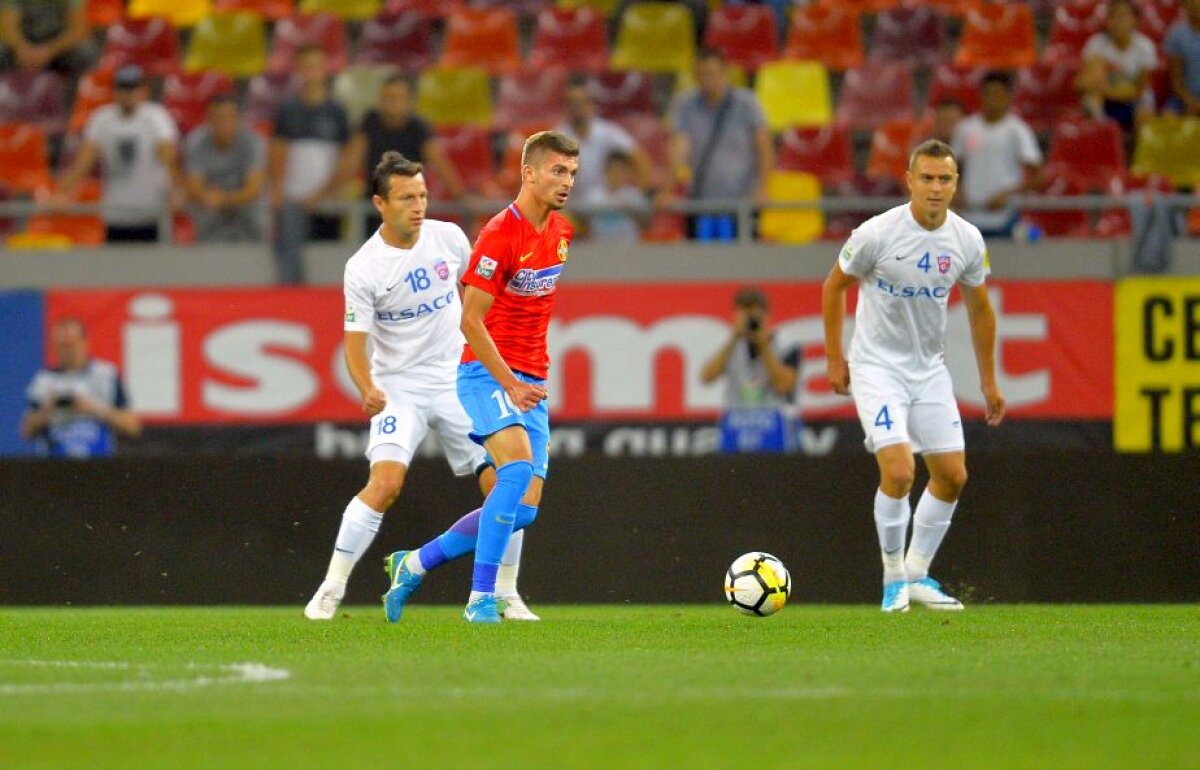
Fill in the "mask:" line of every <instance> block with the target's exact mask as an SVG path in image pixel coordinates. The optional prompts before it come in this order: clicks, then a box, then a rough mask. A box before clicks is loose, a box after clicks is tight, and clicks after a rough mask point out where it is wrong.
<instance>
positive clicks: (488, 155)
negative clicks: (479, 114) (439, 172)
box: [426, 126, 501, 198]
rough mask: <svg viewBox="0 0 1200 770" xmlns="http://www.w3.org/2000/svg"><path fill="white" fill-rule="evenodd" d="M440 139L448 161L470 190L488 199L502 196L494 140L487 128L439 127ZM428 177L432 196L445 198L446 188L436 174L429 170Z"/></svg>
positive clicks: (438, 135) (439, 141) (438, 134)
mask: <svg viewBox="0 0 1200 770" xmlns="http://www.w3.org/2000/svg"><path fill="white" fill-rule="evenodd" d="M437 138H438V143H439V144H440V145H441V146H442V152H444V153H445V154H446V159H447V160H449V161H450V164H451V165H452V166H454V169H455V170H456V171H457V172H458V175H459V178H461V179H462V181H463V185H464V186H465V187H466V188H467V190H469V191H470V192H472V193H474V194H475V195H481V196H484V197H499V196H500V194H501V191H500V187H499V185H498V184H497V182H496V159H495V156H494V155H493V154H492V138H491V136H490V135H489V134H488V132H487V131H486V130H485V129H482V128H475V127H472V126H457V127H454V128H439V129H438V130H437ZM426 177H427V179H428V180H429V196H430V197H431V198H445V197H446V188H445V186H444V185H443V184H442V182H441V180H439V179H438V178H437V176H436V173H435V172H433V171H432V170H427V172H426Z"/></svg>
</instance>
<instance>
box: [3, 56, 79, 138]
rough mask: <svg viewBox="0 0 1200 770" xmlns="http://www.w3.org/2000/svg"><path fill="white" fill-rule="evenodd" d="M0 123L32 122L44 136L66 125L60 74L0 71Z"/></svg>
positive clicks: (59, 130)
mask: <svg viewBox="0 0 1200 770" xmlns="http://www.w3.org/2000/svg"><path fill="white" fill-rule="evenodd" d="M0 123H33V124H35V125H37V126H39V127H40V128H41V129H42V131H44V132H45V133H46V134H47V135H48V136H52V135H55V134H61V133H62V132H63V131H65V130H66V128H67V108H66V105H65V104H64V103H63V82H62V78H61V77H59V76H58V75H56V74H55V73H53V72H29V71H26V70H10V71H8V72H5V73H3V74H0Z"/></svg>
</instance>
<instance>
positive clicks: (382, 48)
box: [354, 10, 437, 72]
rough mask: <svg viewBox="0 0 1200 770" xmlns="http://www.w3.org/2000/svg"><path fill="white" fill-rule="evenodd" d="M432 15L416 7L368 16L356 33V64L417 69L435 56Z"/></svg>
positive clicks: (434, 58) (411, 70)
mask: <svg viewBox="0 0 1200 770" xmlns="http://www.w3.org/2000/svg"><path fill="white" fill-rule="evenodd" d="M435 36H436V30H435V29H434V19H433V17H432V16H428V15H426V14H423V13H419V12H417V11H399V12H397V11H392V10H384V11H383V12H382V13H380V14H379V15H378V16H376V17H375V18H373V19H368V20H367V21H366V22H365V23H364V24H363V28H362V32H361V33H360V34H359V37H358V52H357V53H356V54H355V57H354V62H355V63H356V64H386V65H390V66H394V67H399V68H400V69H402V70H404V71H406V72H419V71H420V70H423V69H427V68H429V67H432V66H433V63H434V61H435V60H436V59H437V52H436V50H435V45H434V39H435Z"/></svg>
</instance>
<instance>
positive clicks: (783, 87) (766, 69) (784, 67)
mask: <svg viewBox="0 0 1200 770" xmlns="http://www.w3.org/2000/svg"><path fill="white" fill-rule="evenodd" d="M754 91H755V93H756V94H757V95H758V100H759V102H760V103H761V104H762V107H763V111H764V112H765V113H766V115H767V125H768V126H769V127H770V129H771V131H772V132H779V131H782V130H784V129H786V128H791V127H793V126H804V127H808V126H818V127H819V126H827V125H829V123H830V122H831V121H832V119H833V101H832V99H831V98H830V93H829V71H828V70H826V69H825V65H824V64H821V62H817V61H777V62H769V63H767V64H764V65H763V66H762V67H761V68H760V69H759V70H758V77H757V79H756V80H755V83H754Z"/></svg>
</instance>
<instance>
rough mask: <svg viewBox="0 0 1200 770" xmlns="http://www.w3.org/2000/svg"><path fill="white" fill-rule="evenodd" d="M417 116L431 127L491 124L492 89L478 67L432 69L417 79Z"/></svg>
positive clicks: (485, 75)
mask: <svg viewBox="0 0 1200 770" xmlns="http://www.w3.org/2000/svg"><path fill="white" fill-rule="evenodd" d="M417 113H418V114H420V115H421V116H422V117H424V118H425V119H426V120H428V121H430V122H431V123H433V124H434V125H435V126H439V127H441V126H478V127H479V128H490V127H491V124H492V88H491V83H490V81H489V80H488V74H487V71H486V70H484V69H482V68H480V67H464V68H462V69H444V68H442V67H435V68H433V69H427V70H425V71H424V72H422V73H421V76H420V77H419V78H418V79H417Z"/></svg>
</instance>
